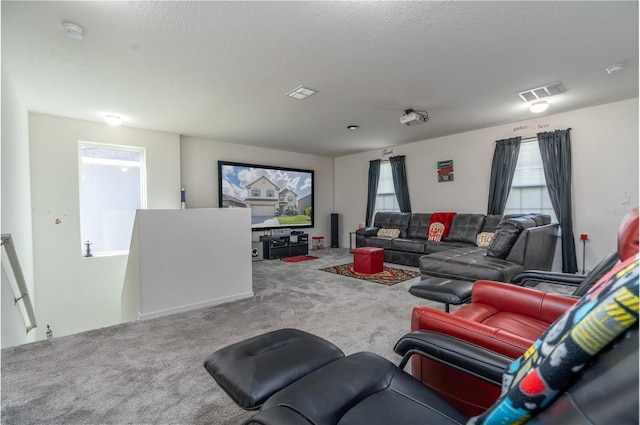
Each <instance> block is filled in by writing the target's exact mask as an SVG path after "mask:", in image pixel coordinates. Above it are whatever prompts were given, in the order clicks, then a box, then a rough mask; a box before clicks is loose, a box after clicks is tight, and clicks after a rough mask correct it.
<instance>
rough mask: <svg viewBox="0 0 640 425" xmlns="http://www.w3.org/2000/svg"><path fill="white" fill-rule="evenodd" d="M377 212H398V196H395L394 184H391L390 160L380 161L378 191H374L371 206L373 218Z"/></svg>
mask: <svg viewBox="0 0 640 425" xmlns="http://www.w3.org/2000/svg"><path fill="white" fill-rule="evenodd" d="M383 179H384V180H383ZM389 204H391V208H389ZM378 212H400V205H399V204H398V197H397V196H396V190H395V186H394V185H393V174H392V173H391V162H390V161H382V162H380V175H379V176H378V192H377V193H376V203H375V205H374V208H373V217H374V218H375V216H376V213H378Z"/></svg>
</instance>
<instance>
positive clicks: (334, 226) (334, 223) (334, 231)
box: [331, 213, 339, 248]
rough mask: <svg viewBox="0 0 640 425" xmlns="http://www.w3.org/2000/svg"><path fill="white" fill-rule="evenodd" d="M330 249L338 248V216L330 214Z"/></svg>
mask: <svg viewBox="0 0 640 425" xmlns="http://www.w3.org/2000/svg"><path fill="white" fill-rule="evenodd" d="M331 248H339V244H338V214H335V213H334V214H331Z"/></svg>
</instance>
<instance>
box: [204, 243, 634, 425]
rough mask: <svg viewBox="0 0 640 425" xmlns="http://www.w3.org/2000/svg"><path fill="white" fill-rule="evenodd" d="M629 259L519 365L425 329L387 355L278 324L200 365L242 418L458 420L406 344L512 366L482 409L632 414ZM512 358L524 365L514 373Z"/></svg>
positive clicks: (329, 423)
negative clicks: (348, 348) (410, 366)
mask: <svg viewBox="0 0 640 425" xmlns="http://www.w3.org/2000/svg"><path fill="white" fill-rule="evenodd" d="M638 261H639V257H638V255H636V256H634V257H631V258H629V259H627V260H626V261H625V262H623V263H621V264H619V265H617V266H616V267H615V268H614V269H613V270H612V271H611V272H610V273H608V274H607V275H606V276H605V277H604V278H603V279H602V280H601V281H600V282H599V283H598V284H597V285H598V286H597V287H594V288H593V290H592V291H590V292H589V293H588V294H587V295H586V296H585V297H584V298H583V299H582V300H581V301H580V302H579V303H578V304H577V305H576V306H575V307H574V308H572V309H570V310H568V311H567V312H566V313H565V314H564V315H563V316H561V317H560V318H559V319H558V320H557V321H556V322H555V323H554V324H553V325H552V326H551V327H550V328H549V330H548V332H546V333H545V334H543V336H542V337H541V338H542V340H540V341H539V342H537V343H536V344H534V346H533V347H537V348H536V349H535V350H528V351H527V353H526V354H525V355H524V356H523V357H521V358H520V359H519V362H520V363H519V365H518V363H512V361H513V359H511V358H509V357H507V356H504V355H501V354H497V353H495V352H493V351H490V350H488V349H486V348H483V347H480V346H477V345H474V344H471V343H468V342H466V341H463V340H460V339H456V338H454V337H451V336H449V335H444V334H441V333H437V332H432V331H423V330H418V331H414V332H411V333H409V334H407V335H405V336H404V337H403V338H401V339H400V341H398V343H397V344H396V346H395V348H394V350H395V352H396V353H398V354H400V355H402V356H403V359H402V361H401V363H400V365H399V366H395V365H394V364H393V363H391V362H390V361H388V360H386V359H384V358H382V357H380V356H378V355H376V354H373V353H356V354H352V355H349V356H344V354H343V353H342V351H340V350H339V349H338V348H337V347H336V346H335V345H333V344H331V343H330V342H329V341H326V340H324V339H322V338H320V337H318V336H315V335H311V334H309V333H306V332H303V331H300V330H296V329H281V330H277V331H273V332H269V333H266V334H264V335H259V336H257V337H254V338H250V339H248V340H245V341H241V342H238V343H236V344H233V345H230V346H228V347H225V348H222V349H220V350H218V351H216V352H214V353H213V354H212V355H211V356H209V357H208V358H207V359H206V360H205V368H206V369H207V371H208V372H209V373H210V374H211V376H213V378H214V379H215V380H216V382H218V384H219V385H220V386H221V387H222V388H223V389H224V390H225V391H226V392H227V394H228V395H229V396H230V397H231V398H232V399H233V400H234V401H235V402H236V403H238V405H240V406H241V407H243V408H245V409H260V412H258V413H257V414H256V415H255V416H254V417H253V418H251V419H249V420H248V421H247V422H246V423H247V424H262V425H276V424H277V425H287V424H293V425H360V424H361V425H375V424H380V425H393V424H464V423H467V421H468V420H470V418H468V417H467V416H465V415H464V414H463V413H461V412H460V411H459V410H457V409H456V408H455V407H453V406H452V405H450V404H449V403H448V402H447V401H445V400H444V399H443V398H441V397H440V396H439V395H438V394H436V393H435V392H434V391H432V390H431V389H429V388H428V387H427V386H425V385H424V384H422V383H421V382H420V381H418V380H417V379H415V378H413V377H412V376H411V375H410V374H408V373H406V372H405V371H404V370H403V368H404V366H405V365H406V363H407V361H408V360H409V359H410V357H411V356H413V355H416V354H417V355H420V356H423V357H426V358H429V359H432V360H435V361H437V362H440V363H444V364H447V365H448V366H450V367H452V368H454V369H456V370H458V371H462V372H464V373H468V374H471V375H473V376H475V377H477V378H479V379H482V380H484V381H486V382H489V383H492V384H494V385H500V382H501V381H502V375H503V372H506V370H507V367H509V368H513V367H515V368H516V369H514V370H511V371H510V372H509V373H511V376H512V377H514V381H511V382H513V383H514V385H509V386H511V387H512V388H511V389H510V390H509V393H508V394H509V396H508V397H507V398H506V399H505V400H500V399H499V400H498V401H497V402H496V404H495V405H494V406H498V408H497V409H495V408H493V407H490V408H489V411H490V412H491V413H490V415H493V414H497V415H498V416H499V417H503V415H504V414H507V415H512V413H513V412H514V409H515V413H516V415H521V414H522V412H524V413H526V412H527V409H528V408H529V407H527V406H538V408H540V406H545V407H544V408H540V409H541V410H540V411H537V412H536V415H535V416H533V417H529V419H530V420H529V421H528V422H529V423H534V424H536V423H540V424H569V423H571V424H596V425H597V424H613V423H615V424H632V423H638V361H639V360H638V310H639V307H638V269H639V266H638ZM532 361H533V363H531V362H532ZM510 364H511V366H509V365H510ZM532 364H535V365H536V367H535V368H534V369H531V365H532ZM520 367H524V370H525V371H526V372H525V373H524V374H520V375H513V374H514V373H516V371H517V372H518V373H520V369H519V368H520ZM516 376H518V377H516ZM560 377H561V378H560ZM554 381H555V383H554ZM525 382H526V383H525ZM521 385H524V386H521ZM532 385H533V386H532ZM550 394H553V397H552V398H549V397H550ZM541 397H542V398H541ZM543 400H547V401H545V402H543ZM541 403H542V404H541ZM518 406H523V407H518ZM523 408H524V409H525V410H523ZM510 412H511V413H510ZM510 418H511V419H513V418H514V417H513V416H510ZM511 419H510V421H511ZM473 421H475V419H471V422H472V423H473ZM519 423H524V422H519Z"/></svg>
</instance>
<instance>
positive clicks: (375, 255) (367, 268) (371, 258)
mask: <svg viewBox="0 0 640 425" xmlns="http://www.w3.org/2000/svg"><path fill="white" fill-rule="evenodd" d="M383 262H384V249H382V248H374V247H366V248H355V249H354V250H353V270H354V271H355V272H358V273H365V274H372V273H380V272H381V271H383V270H384V267H383V265H382V263H383Z"/></svg>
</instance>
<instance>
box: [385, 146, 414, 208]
mask: <svg viewBox="0 0 640 425" xmlns="http://www.w3.org/2000/svg"><path fill="white" fill-rule="evenodd" d="M404 158H405V157H404V155H402V156H393V157H390V158H389V162H391V176H392V177H393V188H394V189H395V191H396V199H397V200H398V205H399V206H400V211H402V212H411V201H410V200H409V187H408V186H407V167H406V166H405V165H404Z"/></svg>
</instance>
